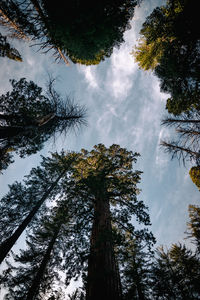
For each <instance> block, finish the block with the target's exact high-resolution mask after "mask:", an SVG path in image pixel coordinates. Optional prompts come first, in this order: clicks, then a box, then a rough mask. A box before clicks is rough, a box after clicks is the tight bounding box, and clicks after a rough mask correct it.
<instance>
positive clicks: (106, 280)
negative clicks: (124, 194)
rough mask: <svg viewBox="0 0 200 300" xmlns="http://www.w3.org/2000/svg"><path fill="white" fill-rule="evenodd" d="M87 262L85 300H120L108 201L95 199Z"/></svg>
mask: <svg viewBox="0 0 200 300" xmlns="http://www.w3.org/2000/svg"><path fill="white" fill-rule="evenodd" d="M94 206H95V207H94V221H93V227H92V234H91V244H90V255H89V261H88V279H87V287H86V300H121V299H122V292H121V283H120V276H119V271H118V267H117V263H116V259H115V255H114V246H113V241H112V228H111V218H110V206H109V200H108V199H100V198H99V199H96V201H95V204H94Z"/></svg>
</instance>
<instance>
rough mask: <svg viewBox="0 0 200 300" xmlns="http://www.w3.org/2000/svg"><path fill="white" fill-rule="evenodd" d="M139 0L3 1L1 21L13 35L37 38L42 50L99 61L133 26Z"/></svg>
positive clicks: (88, 61)
mask: <svg viewBox="0 0 200 300" xmlns="http://www.w3.org/2000/svg"><path fill="white" fill-rule="evenodd" d="M138 2H139V1H137V0H117V1H108V0H103V1H101V2H98V3H92V2H91V1H88V0H87V1H84V2H82V1H71V2H68V3H67V4H66V2H65V1H63V0H59V1H58V3H57V4H56V5H55V3H53V2H52V1H46V0H40V1H38V0H25V1H23V2H20V1H19V0H9V1H5V0H3V1H2V4H1V5H0V23H1V24H2V25H4V26H6V27H7V28H8V29H9V30H10V31H11V34H12V36H14V37H15V36H17V37H19V38H23V39H27V38H30V39H34V40H37V44H39V45H40V46H41V49H43V50H44V51H48V48H47V47H49V48H51V49H53V50H54V51H55V55H56V57H57V58H58V59H59V58H61V59H64V61H65V62H66V63H67V64H68V60H67V58H66V55H67V56H68V57H69V58H70V60H71V61H72V62H74V63H81V64H86V65H88V64H98V63H99V62H100V61H101V60H104V59H105V58H106V57H109V56H110V55H111V54H112V51H113V48H114V47H119V46H120V44H121V43H122V42H123V41H124V40H123V33H124V31H125V30H126V29H128V28H130V20H131V19H132V17H133V14H134V8H135V6H136V5H137V3H138Z"/></svg>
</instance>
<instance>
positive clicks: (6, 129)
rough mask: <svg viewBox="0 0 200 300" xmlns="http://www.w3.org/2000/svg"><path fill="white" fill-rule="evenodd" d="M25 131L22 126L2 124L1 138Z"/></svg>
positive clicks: (0, 128)
mask: <svg viewBox="0 0 200 300" xmlns="http://www.w3.org/2000/svg"><path fill="white" fill-rule="evenodd" d="M21 132H23V127H22V126H0V140H1V139H2V140H4V139H9V138H12V137H14V136H16V135H18V134H19V133H21Z"/></svg>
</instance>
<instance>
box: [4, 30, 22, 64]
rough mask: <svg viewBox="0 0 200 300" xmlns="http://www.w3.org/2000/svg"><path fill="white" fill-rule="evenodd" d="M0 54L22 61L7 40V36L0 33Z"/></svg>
mask: <svg viewBox="0 0 200 300" xmlns="http://www.w3.org/2000/svg"><path fill="white" fill-rule="evenodd" d="M0 56H1V57H8V58H10V59H12V60H16V61H22V58H21V55H20V54H19V52H18V51H17V49H15V48H12V47H11V45H10V44H9V43H8V41H7V37H6V36H3V35H2V34H1V33H0Z"/></svg>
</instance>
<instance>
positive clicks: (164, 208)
mask: <svg viewBox="0 0 200 300" xmlns="http://www.w3.org/2000/svg"><path fill="white" fill-rule="evenodd" d="M164 3H165V1H162V0H144V1H143V2H142V4H141V6H140V7H137V8H136V10H135V15H134V18H133V20H132V22H131V25H132V28H131V29H130V30H128V31H127V32H125V34H124V40H125V42H124V43H123V44H122V45H121V47H120V48H119V49H114V51H113V54H112V56H111V57H110V58H108V59H106V60H105V61H104V62H101V63H100V64H99V65H97V66H82V65H77V64H73V63H71V64H70V66H69V67H67V66H66V65H65V64H62V63H60V64H57V63H55V62H54V59H53V57H52V55H51V53H47V54H42V53H41V52H38V51H37V48H36V47H29V44H28V43H26V44H25V43H24V42H22V41H21V42H20V41H17V42H15V46H16V48H17V49H18V50H19V52H20V53H21V54H22V57H23V62H22V63H19V62H14V61H11V60H9V59H7V58H0V61H1V69H0V93H5V92H7V91H8V90H10V89H11V86H10V83H9V79H13V78H14V79H17V80H19V79H20V78H22V77H25V78H26V79H27V80H33V81H34V82H35V83H37V84H38V85H39V86H41V87H44V86H45V81H46V79H47V74H48V73H50V74H52V75H53V76H55V77H57V83H56V88H57V90H58V91H59V92H60V93H62V94H63V96H65V95H70V96H71V97H72V98H74V101H75V102H77V103H79V104H81V105H85V106H86V108H87V115H88V117H87V121H88V125H87V127H82V129H81V130H80V131H78V132H76V133H73V132H71V133H70V134H68V135H67V136H66V137H63V136H60V137H58V138H57V140H56V142H53V141H52V140H51V141H49V142H47V143H46V144H45V147H44V149H43V150H42V151H41V152H40V153H37V154H35V155H31V156H29V157H27V158H25V159H20V158H18V157H17V156H15V163H13V164H11V165H10V166H9V167H8V169H7V170H6V171H4V173H3V175H0V195H4V194H5V193H6V192H7V191H8V184H12V183H13V182H14V181H15V180H17V181H21V180H22V179H23V176H24V175H27V174H28V173H29V171H30V169H31V168H32V167H35V166H38V165H39V162H40V161H41V157H40V155H41V154H42V155H49V152H50V151H60V150H61V149H62V148H63V149H65V150H72V151H79V150H80V149H82V148H85V149H88V150H91V149H92V147H93V146H94V145H96V144H98V143H103V144H105V145H106V146H107V147H108V146H110V145H112V144H113V143H115V144H119V145H120V146H121V147H125V148H127V149H128V150H132V151H134V152H139V153H140V154H141V157H140V158H138V162H137V163H136V165H135V166H134V169H138V170H141V171H143V174H142V179H141V183H140V184H139V188H140V189H141V193H140V195H139V199H141V200H143V201H144V203H145V204H146V205H147V206H148V207H149V212H150V217H151V222H152V226H151V231H152V232H153V234H154V236H155V237H156V239H157V244H156V245H157V246H160V245H166V246H168V247H169V246H170V245H171V244H172V243H176V242H182V241H184V242H185V243H186V244H187V245H188V246H191V245H190V244H189V241H185V240H184V237H185V235H184V232H185V230H186V222H187V221H188V220H189V219H188V205H189V204H195V205H199V191H198V190H197V188H196V186H195V185H194V184H193V183H192V181H191V179H190V177H189V174H188V172H189V169H190V167H191V166H190V164H189V163H188V164H186V167H184V166H182V165H181V164H179V162H178V161H176V160H174V161H172V160H171V158H170V156H169V155H168V154H166V153H164V151H163V149H161V148H160V146H159V144H160V140H161V139H164V138H166V139H167V138H168V137H169V136H170V135H171V132H172V131H173V130H172V129H170V130H169V129H166V128H164V127H162V126H161V119H162V118H163V116H164V115H166V110H165V102H166V99H167V98H168V95H166V94H162V93H160V89H159V81H158V79H157V78H156V77H155V76H154V75H153V74H152V73H151V72H146V71H143V70H140V69H139V68H138V65H137V64H136V63H135V62H134V58H133V56H132V55H131V54H130V53H131V51H132V49H133V47H134V46H135V45H136V43H137V40H138V37H139V31H140V29H141V26H142V23H143V22H144V21H145V18H146V17H147V16H148V15H149V14H150V13H151V12H152V10H153V9H154V8H155V7H156V6H160V5H161V4H164ZM20 243H21V244H23V241H22V239H21V240H20ZM21 244H20V246H21ZM18 245H19V244H18Z"/></svg>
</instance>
